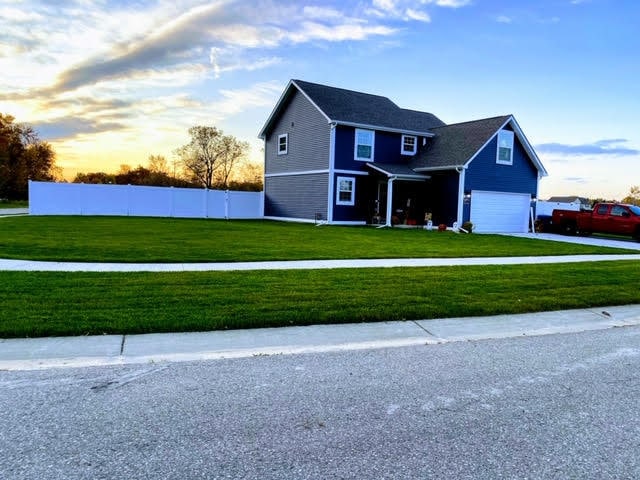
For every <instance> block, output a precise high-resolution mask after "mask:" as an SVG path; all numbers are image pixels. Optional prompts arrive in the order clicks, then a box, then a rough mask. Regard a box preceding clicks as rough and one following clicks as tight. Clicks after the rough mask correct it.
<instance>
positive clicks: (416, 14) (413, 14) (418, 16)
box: [405, 8, 431, 23]
mask: <svg viewBox="0 0 640 480" xmlns="http://www.w3.org/2000/svg"><path fill="white" fill-rule="evenodd" d="M405 15H406V16H407V18H408V19H409V20H417V21H418V22H425V23H428V22H430V21H431V17H430V16H429V14H428V13H426V12H421V11H419V10H414V9H412V8H407V10H406V11H405Z"/></svg>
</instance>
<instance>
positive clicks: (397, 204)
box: [366, 163, 457, 227]
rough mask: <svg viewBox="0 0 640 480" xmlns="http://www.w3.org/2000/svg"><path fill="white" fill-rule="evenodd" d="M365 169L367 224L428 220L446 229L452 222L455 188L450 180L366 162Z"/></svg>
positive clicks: (413, 223) (414, 223) (399, 166)
mask: <svg viewBox="0 0 640 480" xmlns="http://www.w3.org/2000/svg"><path fill="white" fill-rule="evenodd" d="M367 167H369V169H370V175H369V176H368V177H367V183H368V188H367V189H366V195H367V199H368V202H369V204H370V207H369V209H368V210H369V212H368V218H367V223H369V224H373V225H384V226H387V227H392V226H403V225H405V226H422V225H426V224H427V222H429V221H432V223H433V224H434V225H438V224H439V223H445V224H446V225H449V226H450V225H452V224H453V222H454V221H456V219H457V215H456V214H457V189H456V190H455V191H452V189H451V187H452V186H453V185H452V183H453V182H451V181H450V179H448V178H446V177H443V176H442V175H440V174H436V175H432V176H429V175H424V174H421V173H416V172H415V171H413V170H412V169H410V168H409V167H408V166H407V165H402V164H380V163H375V164H373V163H368V164H367ZM455 186H456V187H457V181H456V182H455ZM389 199H391V201H389Z"/></svg>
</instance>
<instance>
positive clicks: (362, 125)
mask: <svg viewBox="0 0 640 480" xmlns="http://www.w3.org/2000/svg"><path fill="white" fill-rule="evenodd" d="M332 122H333V123H336V124H337V125H342V126H345V127H355V128H362V129H364V130H377V131H379V132H390V133H404V134H406V135H416V136H421V137H435V136H436V134H435V133H431V132H418V131H415V130H401V129H399V128H389V127H381V126H379V125H369V124H366V123H356V122H341V121H340V120H332Z"/></svg>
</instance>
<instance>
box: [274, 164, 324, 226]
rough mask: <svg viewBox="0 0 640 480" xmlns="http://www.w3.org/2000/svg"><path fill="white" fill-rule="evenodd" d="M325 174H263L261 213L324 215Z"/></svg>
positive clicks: (294, 216)
mask: <svg viewBox="0 0 640 480" xmlns="http://www.w3.org/2000/svg"><path fill="white" fill-rule="evenodd" d="M328 178H329V175H328V174H324V173H318V174H313V175H292V176H286V177H267V178H265V184H264V214H265V216H267V217H288V218H304V219H311V220H313V219H315V218H316V213H319V214H320V215H321V218H322V220H326V219H327V195H328V191H327V188H328Z"/></svg>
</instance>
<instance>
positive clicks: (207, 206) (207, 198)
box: [204, 187, 209, 218]
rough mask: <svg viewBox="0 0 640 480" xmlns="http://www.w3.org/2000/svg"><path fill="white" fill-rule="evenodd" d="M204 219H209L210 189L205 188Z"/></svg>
mask: <svg viewBox="0 0 640 480" xmlns="http://www.w3.org/2000/svg"><path fill="white" fill-rule="evenodd" d="M204 218H209V189H208V188H207V187H204Z"/></svg>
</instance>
